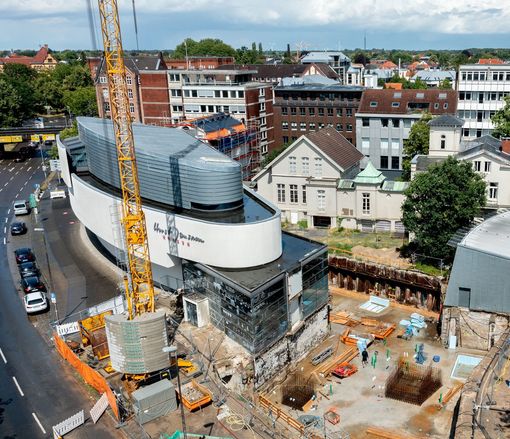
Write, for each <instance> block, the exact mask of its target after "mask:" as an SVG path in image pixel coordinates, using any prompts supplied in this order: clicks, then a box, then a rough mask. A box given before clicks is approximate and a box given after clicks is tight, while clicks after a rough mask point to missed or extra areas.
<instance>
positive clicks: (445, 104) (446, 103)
mask: <svg viewBox="0 0 510 439" xmlns="http://www.w3.org/2000/svg"><path fill="white" fill-rule="evenodd" d="M443 108H444V109H445V110H446V109H447V108H448V102H445V103H444V104H443Z"/></svg>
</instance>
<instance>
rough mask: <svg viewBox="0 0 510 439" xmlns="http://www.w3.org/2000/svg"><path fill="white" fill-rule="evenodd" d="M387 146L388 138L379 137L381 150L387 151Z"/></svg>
mask: <svg viewBox="0 0 510 439" xmlns="http://www.w3.org/2000/svg"><path fill="white" fill-rule="evenodd" d="M388 148H389V140H388V139H381V152H386V153H387V152H388Z"/></svg>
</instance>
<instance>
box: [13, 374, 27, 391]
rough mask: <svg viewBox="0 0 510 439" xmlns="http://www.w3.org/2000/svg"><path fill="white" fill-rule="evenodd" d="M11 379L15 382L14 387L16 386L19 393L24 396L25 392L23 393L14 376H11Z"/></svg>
mask: <svg viewBox="0 0 510 439" xmlns="http://www.w3.org/2000/svg"><path fill="white" fill-rule="evenodd" d="M12 379H13V380H14V384H16V387H17V388H18V390H19V393H20V395H21V396H25V394H24V393H23V390H21V387H20V386H19V384H18V380H17V379H16V377H12Z"/></svg>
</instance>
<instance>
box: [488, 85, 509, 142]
mask: <svg viewBox="0 0 510 439" xmlns="http://www.w3.org/2000/svg"><path fill="white" fill-rule="evenodd" d="M491 120H492V123H493V124H494V131H493V132H492V135H493V136H494V137H497V138H498V139H500V138H501V137H509V136H510V95H507V96H505V105H504V106H503V108H500V109H499V110H498V111H496V113H495V114H494V116H492V118H491Z"/></svg>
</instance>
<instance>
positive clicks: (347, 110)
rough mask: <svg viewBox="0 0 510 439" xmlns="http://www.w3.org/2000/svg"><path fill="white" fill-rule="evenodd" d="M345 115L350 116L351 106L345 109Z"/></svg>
mask: <svg viewBox="0 0 510 439" xmlns="http://www.w3.org/2000/svg"><path fill="white" fill-rule="evenodd" d="M345 117H352V108H346V109H345Z"/></svg>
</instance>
